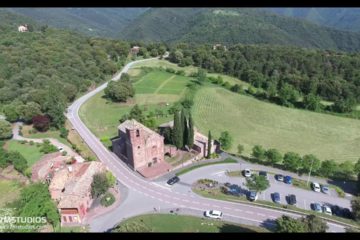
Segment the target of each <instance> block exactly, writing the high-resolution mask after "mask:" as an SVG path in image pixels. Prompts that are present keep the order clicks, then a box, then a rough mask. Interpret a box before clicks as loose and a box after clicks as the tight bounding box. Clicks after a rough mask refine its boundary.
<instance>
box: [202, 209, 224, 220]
mask: <svg viewBox="0 0 360 240" xmlns="http://www.w3.org/2000/svg"><path fill="white" fill-rule="evenodd" d="M204 215H205V217H208V218H215V219H221V218H222V216H223V213H222V212H220V211H217V210H208V211H205V212H204Z"/></svg>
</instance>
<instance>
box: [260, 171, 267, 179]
mask: <svg viewBox="0 0 360 240" xmlns="http://www.w3.org/2000/svg"><path fill="white" fill-rule="evenodd" d="M259 176H264V177H265V178H266V179H268V176H267V172H265V171H260V172H259Z"/></svg>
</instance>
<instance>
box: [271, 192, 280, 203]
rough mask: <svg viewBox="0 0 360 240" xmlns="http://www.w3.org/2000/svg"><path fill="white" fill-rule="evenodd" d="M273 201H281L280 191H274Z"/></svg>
mask: <svg viewBox="0 0 360 240" xmlns="http://www.w3.org/2000/svg"><path fill="white" fill-rule="evenodd" d="M273 201H274V202H275V203H280V193H278V192H274V193H273Z"/></svg>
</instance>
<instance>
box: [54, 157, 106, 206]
mask: <svg viewBox="0 0 360 240" xmlns="http://www.w3.org/2000/svg"><path fill="white" fill-rule="evenodd" d="M104 170H105V166H104V165H103V164H102V163H101V162H86V163H77V164H73V165H72V166H71V170H69V168H64V169H62V170H60V171H58V172H55V176H54V177H53V179H52V181H51V183H50V186H49V190H50V191H51V190H60V191H61V190H62V189H65V190H64V192H61V194H60V197H59V199H57V200H59V204H58V208H77V207H79V204H80V203H81V202H82V200H83V199H84V198H87V196H88V195H89V191H90V188H91V183H92V180H93V176H94V175H95V174H96V173H98V172H102V171H104Z"/></svg>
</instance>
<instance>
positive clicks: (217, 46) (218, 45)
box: [213, 43, 227, 51]
mask: <svg viewBox="0 0 360 240" xmlns="http://www.w3.org/2000/svg"><path fill="white" fill-rule="evenodd" d="M219 48H220V49H221V48H224V50H225V51H227V49H226V46H225V45H224V46H223V45H221V44H219V43H218V44H215V45H214V46H213V50H216V49H219Z"/></svg>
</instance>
